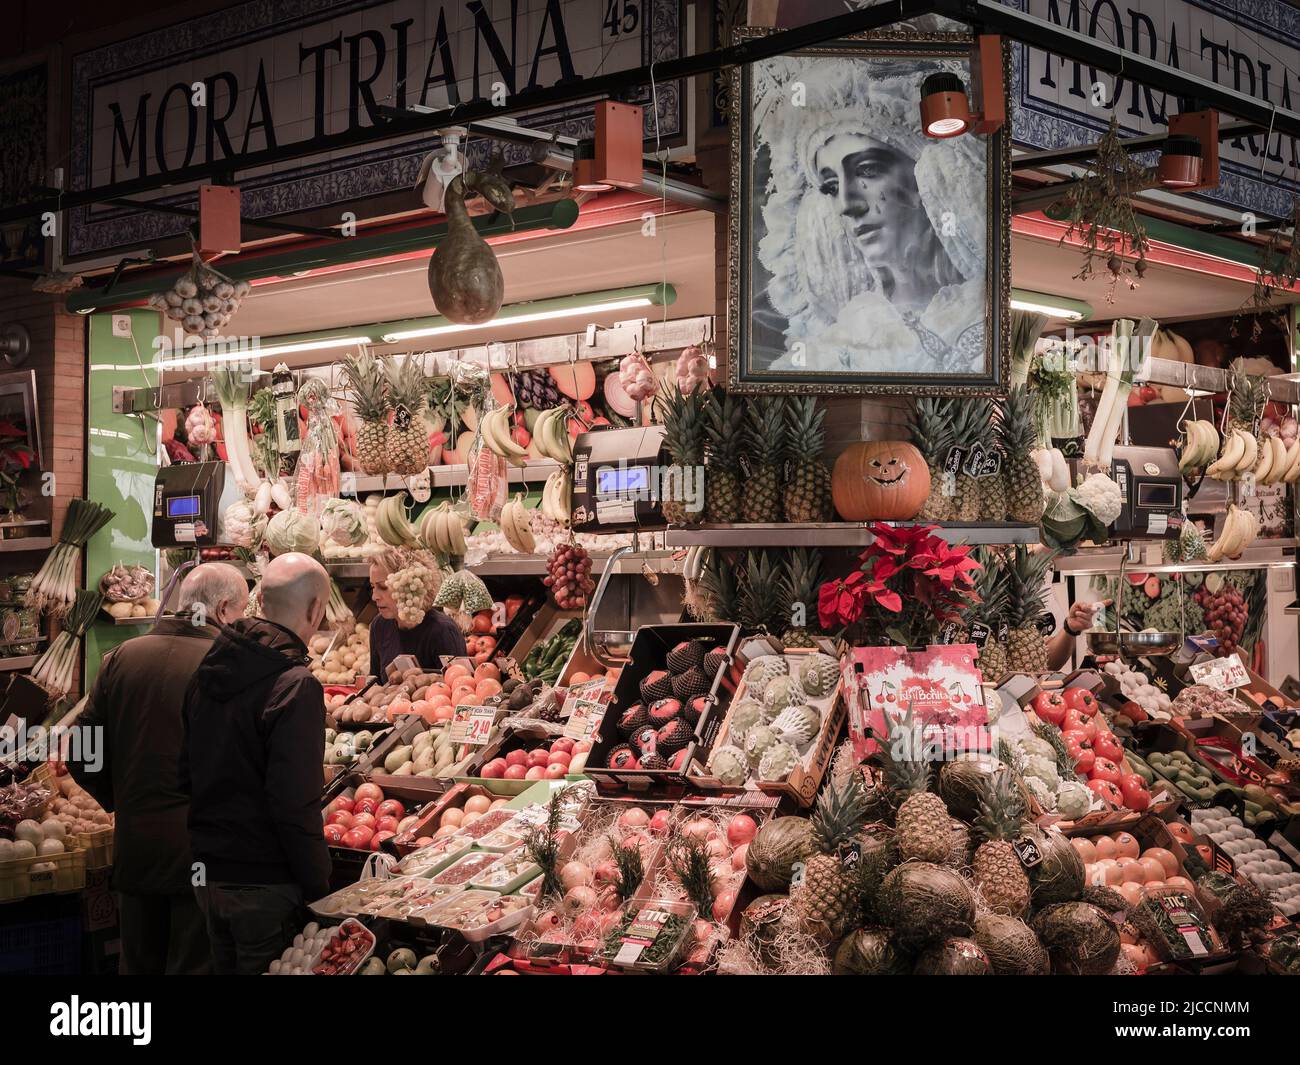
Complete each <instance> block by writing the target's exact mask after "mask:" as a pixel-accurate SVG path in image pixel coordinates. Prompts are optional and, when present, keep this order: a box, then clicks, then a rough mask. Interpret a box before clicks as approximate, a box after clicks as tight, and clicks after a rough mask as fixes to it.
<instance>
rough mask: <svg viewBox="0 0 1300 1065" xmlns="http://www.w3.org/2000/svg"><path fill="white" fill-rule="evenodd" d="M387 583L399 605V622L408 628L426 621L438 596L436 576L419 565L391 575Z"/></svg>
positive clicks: (394, 600) (416, 564) (413, 565)
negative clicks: (427, 614) (425, 618)
mask: <svg viewBox="0 0 1300 1065" xmlns="http://www.w3.org/2000/svg"><path fill="white" fill-rule="evenodd" d="M385 583H386V584H387V585H388V591H389V592H390V593H391V594H392V596H393V602H394V603H395V604H396V605H397V620H398V621H400V622H401V623H402V624H404V625H407V626H414V625H418V624H420V622H421V621H423V620H424V615H425V614H426V613H427V612H428V610H429V607H431V606H432V605H433V599H434V596H436V595H437V594H438V581H437V578H436V575H435V574H434V573H432V572H431V571H430V570H429V569H428V568H427V567H425V566H422V565H420V564H419V563H413V564H412V565H409V566H407V567H406V568H405V569H399V570H396V571H395V572H393V573H390V574H389V575H388V580H387V581H386V582H385Z"/></svg>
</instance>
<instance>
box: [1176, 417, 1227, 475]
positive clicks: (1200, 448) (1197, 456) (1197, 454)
mask: <svg viewBox="0 0 1300 1065" xmlns="http://www.w3.org/2000/svg"><path fill="white" fill-rule="evenodd" d="M1183 434H1184V435H1185V436H1186V437H1187V442H1186V443H1185V444H1184V445H1183V452H1182V454H1181V455H1179V457H1178V472H1179V473H1186V472H1187V471H1188V470H1195V469H1199V468H1200V467H1202V466H1208V465H1209V464H1210V463H1212V462H1214V460H1215V458H1217V457H1218V454H1219V430H1218V429H1216V428H1215V427H1214V423H1213V422H1207V421H1204V420H1203V419H1197V420H1195V421H1186V422H1183Z"/></svg>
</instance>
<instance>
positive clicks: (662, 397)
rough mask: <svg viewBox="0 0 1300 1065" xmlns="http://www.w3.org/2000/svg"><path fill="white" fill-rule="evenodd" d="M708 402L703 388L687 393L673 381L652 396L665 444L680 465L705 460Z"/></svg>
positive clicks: (695, 463) (692, 464)
mask: <svg viewBox="0 0 1300 1065" xmlns="http://www.w3.org/2000/svg"><path fill="white" fill-rule="evenodd" d="M707 402H708V399H707V393H705V391H704V390H703V389H698V388H697V389H695V390H694V391H692V392H689V393H687V392H683V391H682V390H681V388H680V387H679V386H678V385H677V384H676V383H673V384H671V385H665V386H664V388H663V390H662V391H660V392H659V394H658V395H656V396H655V401H654V405H655V413H656V416H657V417H658V418H659V420H660V421H661V422H662V423H663V427H664V447H666V448H667V449H668V454H669V455H670V456H671V457H672V460H673V462H675V463H677V464H678V465H679V466H695V465H699V464H700V463H701V462H703V461H704V436H705V421H706V419H705V404H706V403H707Z"/></svg>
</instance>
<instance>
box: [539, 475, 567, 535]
mask: <svg viewBox="0 0 1300 1065" xmlns="http://www.w3.org/2000/svg"><path fill="white" fill-rule="evenodd" d="M572 493H573V479H572V478H571V477H570V476H569V471H568V470H567V469H559V470H556V471H555V472H554V473H553V474H551V475H550V476H549V477H548V478H546V487H545V488H543V489H542V505H541V507H540V509H541V512H542V514H543V516H545V517H547V518H550V519H551V520H552V521H558V522H559V523H560V524H561V525H568V524H569V518H570V516H571V511H570V508H569V499H570V497H571V495H572Z"/></svg>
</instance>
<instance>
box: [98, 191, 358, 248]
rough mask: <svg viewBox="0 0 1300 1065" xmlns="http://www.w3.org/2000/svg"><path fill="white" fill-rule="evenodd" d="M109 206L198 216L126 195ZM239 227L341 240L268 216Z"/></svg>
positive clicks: (318, 229)
mask: <svg viewBox="0 0 1300 1065" xmlns="http://www.w3.org/2000/svg"><path fill="white" fill-rule="evenodd" d="M103 202H104V203H105V204H106V205H108V206H109V207H131V208H134V209H135V210H137V211H157V212H158V213H159V214H174V215H180V216H182V217H184V218H198V217H199V209H198V208H197V207H180V206H178V205H176V204H170V203H152V202H150V201H148V200H131V199H127V198H126V197H114V198H113V199H111V200H104V201H103ZM239 224H240V226H241V227H247V228H249V229H265V230H266V231H268V232H270V233H291V234H294V235H297V236H304V237H322V238H324V239H326V240H343V239H344V238H343V235H342V234H341V233H339V232H338V231H337V230H334V229H322V228H321V227H319V226H297V225H294V224H293V223H292V222H276V221H273V220H271V219H269V218H244V217H243V216H241V217H240V219H239Z"/></svg>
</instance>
